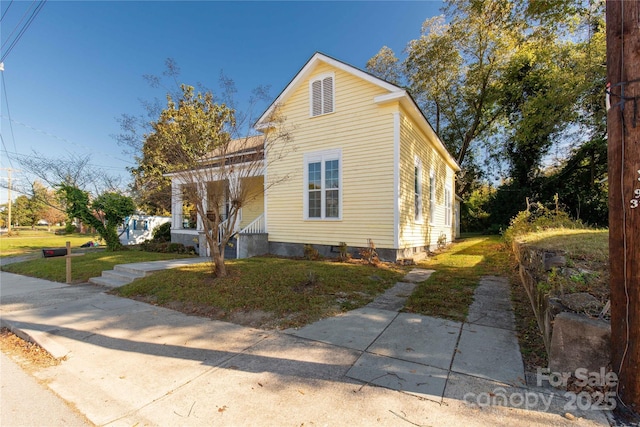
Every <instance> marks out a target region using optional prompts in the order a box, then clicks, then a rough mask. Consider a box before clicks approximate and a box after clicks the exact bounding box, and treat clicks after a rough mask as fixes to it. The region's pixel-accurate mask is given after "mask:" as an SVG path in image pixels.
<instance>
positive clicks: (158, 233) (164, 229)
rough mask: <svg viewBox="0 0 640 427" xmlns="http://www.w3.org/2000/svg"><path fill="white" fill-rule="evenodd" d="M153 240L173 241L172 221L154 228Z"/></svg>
mask: <svg viewBox="0 0 640 427" xmlns="http://www.w3.org/2000/svg"><path fill="white" fill-rule="evenodd" d="M153 240H155V241H157V242H170V241H171V222H165V223H164V224H162V225H161V226H159V227H157V228H156V229H155V230H153Z"/></svg>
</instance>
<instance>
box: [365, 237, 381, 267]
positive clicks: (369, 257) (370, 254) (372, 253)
mask: <svg viewBox="0 0 640 427" xmlns="http://www.w3.org/2000/svg"><path fill="white" fill-rule="evenodd" d="M367 243H368V247H366V248H362V249H360V256H361V257H362V259H364V260H365V261H367V263H368V264H370V265H378V264H379V263H380V259H379V258H378V251H376V245H375V244H374V243H373V240H371V239H367Z"/></svg>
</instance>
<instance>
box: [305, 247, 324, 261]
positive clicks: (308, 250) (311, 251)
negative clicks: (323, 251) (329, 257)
mask: <svg viewBox="0 0 640 427" xmlns="http://www.w3.org/2000/svg"><path fill="white" fill-rule="evenodd" d="M303 251H304V257H305V258H306V259H308V260H309V261H315V260H317V259H319V258H320V253H319V252H318V250H317V249H316V248H314V247H313V245H304V248H303Z"/></svg>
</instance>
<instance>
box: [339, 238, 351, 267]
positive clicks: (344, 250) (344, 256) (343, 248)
mask: <svg viewBox="0 0 640 427" xmlns="http://www.w3.org/2000/svg"><path fill="white" fill-rule="evenodd" d="M338 249H340V256H339V260H340V261H342V262H344V261H348V260H349V258H351V255H349V252H348V249H349V247H348V246H347V243H346V242H340V244H339V245H338Z"/></svg>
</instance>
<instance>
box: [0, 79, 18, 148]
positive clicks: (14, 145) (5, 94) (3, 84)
mask: <svg viewBox="0 0 640 427" xmlns="http://www.w3.org/2000/svg"><path fill="white" fill-rule="evenodd" d="M0 75H2V91H3V92H4V102H5V103H6V104H7V115H8V116H9V129H11V139H12V140H13V149H14V150H16V151H18V148H17V147H16V137H15V135H14V134H13V123H11V111H10V110H9V97H8V96H7V85H6V84H5V83H4V70H2V71H0Z"/></svg>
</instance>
